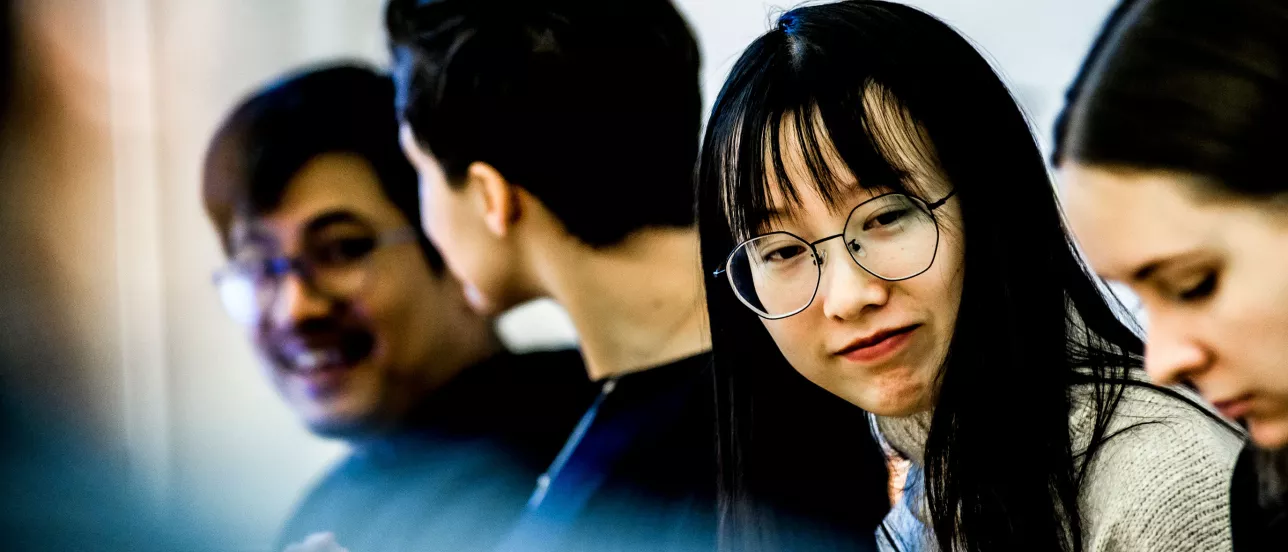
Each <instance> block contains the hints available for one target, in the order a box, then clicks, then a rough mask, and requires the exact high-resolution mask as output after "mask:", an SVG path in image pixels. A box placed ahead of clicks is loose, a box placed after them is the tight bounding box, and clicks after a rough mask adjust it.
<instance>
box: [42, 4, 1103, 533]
mask: <svg viewBox="0 0 1288 552" xmlns="http://www.w3.org/2000/svg"><path fill="white" fill-rule="evenodd" d="M606 1H607V0H606ZM678 3H679V5H680V7H681V8H682V9H683V11H684V12H685V13H686V14H687V16H688V17H689V20H690V22H691V24H692V25H693V27H694V29H695V30H696V32H697V34H698V37H699V39H700V40H701V42H702V45H703V51H704V56H705V58H704V63H705V78H704V83H705V87H706V89H705V98H706V100H707V104H708V105H710V103H711V102H712V101H713V99H714V95H715V93H716V91H717V90H718V89H719V86H720V84H721V82H722V81H723V78H724V76H725V74H726V72H727V71H728V69H729V67H730V66H731V65H732V63H733V61H734V59H735V58H736V56H737V55H738V53H739V52H740V51H741V49H742V48H743V47H744V46H745V45H746V44H747V43H748V42H750V41H751V40H752V39H753V38H754V37H755V36H757V35H758V34H760V33H762V32H764V31H765V30H766V29H767V28H768V27H769V25H770V23H771V21H772V18H773V16H774V15H775V14H777V13H779V12H781V11H782V10H783V9H784V8H789V7H792V6H794V5H795V4H789V3H778V2H765V1H762V0H680V1H679V2H678ZM911 3H913V4H915V5H918V6H921V7H923V8H925V9H926V10H928V11H930V12H931V13H933V14H935V15H938V16H939V17H941V18H943V19H944V20H946V21H948V22H949V23H951V24H952V25H954V26H955V27H957V28H958V29H959V30H961V31H962V32H964V33H965V34H966V35H968V36H969V37H971V38H972V39H973V40H974V41H975V42H976V43H977V44H978V45H979V46H980V48H981V49H983V50H984V51H985V52H986V54H987V55H988V56H989V57H990V58H991V59H992V60H993V61H994V62H995V65H997V66H998V67H999V68H1000V69H1001V70H1002V72H1003V73H1004V76H1005V78H1006V79H1007V81H1008V82H1009V83H1010V84H1011V85H1012V86H1013V89H1014V90H1015V91H1016V94H1017V96H1019V97H1020V98H1021V100H1022V102H1023V103H1024V105H1025V107H1026V109H1027V110H1028V112H1029V114H1030V116H1031V117H1032V119H1033V121H1034V125H1035V129H1036V132H1037V135H1038V137H1039V139H1040V141H1041V142H1042V143H1043V144H1046V143H1047V142H1049V134H1050V121H1051V119H1052V118H1053V117H1054V115H1055V112H1056V111H1057V110H1058V109H1059V106H1060V103H1061V101H1062V99H1061V97H1062V94H1063V91H1064V88H1065V86H1066V85H1067V82H1068V81H1069V80H1070V78H1071V77H1072V75H1073V73H1074V71H1075V70H1076V68H1077V65H1078V63H1079V62H1080V60H1081V58H1082V56H1083V55H1084V53H1085V51H1086V48H1087V47H1088V45H1089V44H1090V41H1091V39H1092V37H1093V34H1094V33H1095V31H1096V30H1097V29H1098V27H1099V24H1100V21H1101V20H1102V18H1103V17H1104V16H1105V15H1106V14H1107V13H1108V11H1109V9H1110V7H1111V5H1112V2H1111V1H1110V0H921V1H916V2H911ZM29 4H30V5H31V6H32V7H31V8H30V9H32V10H34V11H35V12H38V15H39V17H38V18H39V19H40V20H42V21H44V22H45V24H44V25H43V26H42V29H43V30H42V31H41V32H42V33H43V34H44V39H45V40H46V41H47V43H48V44H49V45H51V46H52V49H53V51H56V52H57V53H58V55H59V56H61V57H62V58H63V59H64V60H65V61H68V62H69V63H68V64H67V71H69V72H70V73H69V75H70V76H67V77H65V78H63V79H62V80H63V82H66V83H71V85H73V86H74V87H75V88H76V89H77V97H78V98H79V99H77V100H76V101H74V102H71V105H72V107H73V108H77V107H78V108H80V109H83V112H82V113H81V114H80V116H79V117H74V116H72V115H69V116H68V120H74V121H77V124H76V128H75V129H72V130H70V131H68V132H67V135H68V136H74V135H75V136H82V137H86V136H88V138H83V146H78V145H76V144H77V143H80V142H64V150H63V151H66V152H67V154H66V155H61V156H60V158H61V160H60V163H65V164H66V168H65V169H64V170H65V171H66V172H67V174H69V175H73V176H74V177H75V179H77V180H79V181H83V182H85V183H86V184H85V186H84V188H85V189H86V190H88V191H86V192H84V193H77V194H65V195H67V196H68V197H65V198H55V199H51V200H50V201H51V203H50V204H49V205H48V208H50V209H53V210H54V211H53V212H56V213H57V214H58V215H57V220H60V221H74V222H63V223H60V225H59V227H58V228H57V229H56V230H51V231H50V232H51V233H52V234H54V235H57V236H58V241H59V242H60V245H59V246H58V250H59V251H60V252H61V255H60V262H61V263H62V264H61V268H63V269H65V270H66V271H67V274H69V275H70V276H68V278H69V282H68V283H69V285H68V290H69V291H68V301H69V302H70V304H73V305H76V306H77V309H76V311H77V312H76V314H75V323H76V324H77V327H78V328H80V329H81V330H82V331H83V334H84V335H85V336H86V338H87V343H88V344H87V345H85V346H83V348H84V349H85V352H84V355H85V356H86V357H87V358H90V359H92V360H93V362H92V365H93V366H95V367H96V370H101V372H96V373H93V374H90V375H89V376H87V377H90V378H92V379H93V381H94V382H95V385H98V386H100V387H101V388H102V394H101V397H102V401H103V404H101V405H92V406H94V407H96V408H95V410H96V411H97V412H102V413H104V414H103V416H105V417H106V418H108V419H107V420H106V423H105V427H107V428H108V429H107V430H106V431H109V432H116V433H119V437H121V439H122V440H123V442H125V443H127V444H128V449H129V453H130V455H131V457H132V458H133V459H134V461H135V462H136V464H137V466H138V468H139V473H140V474H141V477H142V479H141V481H142V483H143V484H145V485H147V486H148V487H149V488H150V489H151V490H152V491H154V492H155V493H156V497H157V499H158V501H159V504H161V505H163V507H165V508H167V509H169V510H171V511H173V512H175V513H176V515H192V514H193V513H195V512H204V513H208V514H214V515H217V516H219V517H220V518H221V519H224V520H227V523H228V524H230V526H231V527H230V529H231V531H232V532H233V534H235V535H236V538H237V541H236V542H235V543H230V544H233V545H235V547H236V548H239V549H244V550H267V547H268V543H269V542H270V541H271V538H272V535H273V533H274V532H275V531H276V529H277V526H278V524H279V523H280V521H281V520H282V519H283V517H284V516H285V514H286V512H287V511H288V510H289V508H290V507H291V505H292V503H293V501H294V500H295V499H296V497H297V496H298V495H299V493H301V492H302V490H303V489H304V488H305V487H306V485H307V484H308V482H309V481H310V480H311V479H312V478H314V477H316V476H317V475H318V473H319V471H320V470H322V469H324V467H325V466H326V465H327V464H328V463H329V462H331V461H332V460H333V459H334V458H336V457H337V455H339V454H340V453H341V452H342V450H343V448H342V447H341V446H340V445H337V444H335V443H329V442H325V441H322V440H319V439H316V438H313V437H311V436H309V435H308V434H307V433H306V432H305V431H304V430H303V429H302V428H301V427H300V426H299V425H298V424H297V423H296V422H295V420H294V419H293V417H292V416H291V414H290V413H289V412H288V411H287V410H286V408H285V407H284V406H282V405H281V403H279V401H278V400H277V398H276V397H275V396H274V394H273V392H272V391H271V390H270V388H269V386H268V385H267V383H266V382H265V381H263V380H262V379H261V377H260V372H259V369H258V366H257V362H256V360H255V358H254V356H253V354H252V352H251V349H250V347H249V346H248V344H247V342H246V340H245V339H244V336H243V335H242V334H241V332H240V330H239V329H238V328H237V327H235V326H234V325H233V324H232V322H230V321H229V320H228V319H227V317H225V316H224V314H223V312H222V311H221V310H220V307H219V305H218V302H217V300H216V297H215V294H214V293H213V290H212V288H211V286H210V272H211V270H212V269H214V268H215V267H217V266H218V265H219V263H220V261H221V256H220V252H219V249H218V245H217V241H216V239H215V236H214V234H213V233H212V231H211V229H210V227H209V226H208V224H207V223H206V220H205V218H204V216H203V213H202V211H201V204H200V195H199V174H200V164H201V159H202V155H203V153H204V148H205V146H206V141H207V139H208V138H209V135H210V133H211V132H213V130H214V128H215V126H216V125H217V124H218V122H219V120H220V118H221V117H222V116H223V115H224V113H225V111H226V110H227V109H229V108H230V107H231V106H232V105H233V104H234V103H235V102H236V101H237V100H238V99H239V98H240V97H241V96H243V95H244V94H246V93H247V92H249V91H251V90H252V89H254V88H255V87H257V86H259V85H261V84H263V83H264V82H266V81H268V80H270V79H272V78H273V77H274V76H276V75H278V74H279V73H281V72H283V71H286V70H289V69H292V68H295V67H297V66H299V65H302V64H306V63H309V62H314V61H320V60H326V59H332V58H336V57H349V58H361V59H367V60H371V61H374V62H376V63H383V62H384V60H385V58H386V54H385V51H384V37H383V30H382V8H383V1H382V0H218V1H215V0H207V1H197V0H80V1H78V0H48V1H44V2H38V3H37V2H29ZM95 114H98V115H95ZM102 114H110V116H106V117H105V116H103V115H102ZM73 115H74V114H73ZM96 138H98V139H101V140H96ZM69 144H70V145H69ZM94 144H110V147H106V146H102V145H98V146H95V145H94ZM105 267H106V270H105ZM503 331H504V332H505V333H506V334H507V336H508V337H509V339H510V341H511V343H513V344H514V345H516V346H518V347H534V346H536V347H540V346H545V345H548V344H551V343H561V342H565V343H566V342H570V341H571V340H573V339H574V336H573V335H572V331H571V326H570V325H569V324H568V323H567V321H566V319H565V318H563V317H562V314H561V313H560V312H559V311H558V309H557V308H554V307H552V306H551V305H549V304H538V305H535V306H533V307H529V308H527V309H524V312H520V313H516V314H514V315H512V316H510V317H509V318H507V319H506V320H505V321H504V322H503Z"/></svg>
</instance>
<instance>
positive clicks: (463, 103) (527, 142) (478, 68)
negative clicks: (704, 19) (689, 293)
mask: <svg viewBox="0 0 1288 552" xmlns="http://www.w3.org/2000/svg"><path fill="white" fill-rule="evenodd" d="M387 24H388V27H389V33H390V37H391V45H392V49H393V53H394V58H395V66H396V70H395V80H396V82H397V87H398V107H399V115H400V120H401V122H402V140H403V141H402V144H403V147H404V149H405V150H406V152H407V154H408V157H409V158H410V159H411V160H412V163H413V164H414V165H415V166H416V168H417V170H418V172H419V173H420V177H421V201H422V208H423V212H422V219H423V225H424V228H425V229H426V231H427V232H428V233H429V237H430V238H431V239H432V240H433V241H434V243H435V244H436V245H437V247H438V249H439V250H440V251H442V253H443V256H444V258H445V259H446V264H447V266H448V267H449V268H451V270H452V271H453V272H454V273H456V275H457V276H458V277H460V278H461V279H462V280H463V282H464V283H465V284H466V285H467V287H468V288H469V289H470V292H469V295H470V298H471V301H472V302H473V304H474V305H475V307H476V308H478V309H479V310H481V311H484V312H490V311H496V310H500V309H504V308H506V307H509V306H512V305H515V304H517V303H520V302H523V301H526V300H528V299H532V298H535V297H539V296H544V295H547V294H549V293H550V290H549V289H542V287H543V286H542V285H541V284H540V283H539V280H540V279H541V276H540V275H541V274H543V273H546V272H549V271H550V269H549V266H550V265H552V264H558V263H560V262H563V263H567V262H569V260H571V259H572V257H570V256H569V255H564V254H561V253H560V252H564V251H568V250H569V248H580V249H582V250H584V249H595V250H599V251H603V250H612V249H613V248H614V247H616V246H619V245H621V244H623V243H624V242H626V241H628V240H629V239H630V238H631V237H632V236H634V235H636V234H637V233H638V232H640V231H642V230H646V229H677V228H678V229H691V227H692V224H693V191H692V171H693V165H694V161H695V158H696V155H697V149H698V138H699V128H700V124H701V113H700V111H701V108H702V105H701V98H700V90H699V65H700V63H699V57H700V56H699V52H698V47H697V44H696V41H695V39H694V37H693V34H692V33H691V32H690V29H689V28H688V26H687V24H686V23H685V21H684V19H683V18H682V17H681V15H680V14H679V12H678V11H676V9H675V7H674V6H673V5H672V4H671V3H670V2H668V1H667V0H628V1H623V2H601V1H591V0H538V1H520V0H482V1H479V0H436V1H430V2H425V1H419V0H393V1H392V2H391V3H390V4H389V8H388V13H387Z"/></svg>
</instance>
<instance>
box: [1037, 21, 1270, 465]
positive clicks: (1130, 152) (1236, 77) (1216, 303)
mask: <svg viewBox="0 0 1288 552" xmlns="http://www.w3.org/2000/svg"><path fill="white" fill-rule="evenodd" d="M1119 11H1120V14H1119V17H1118V18H1117V21H1114V20H1111V22H1110V24H1109V25H1107V26H1106V28H1105V29H1104V30H1103V31H1102V36H1101V37H1100V39H1099V40H1098V46H1097V47H1096V49H1095V50H1093V52H1092V55H1091V56H1090V57H1089V58H1088V59H1087V60H1086V62H1085V64H1084V66H1083V69H1082V72H1081V74H1080V75H1079V77H1078V80H1077V81H1076V82H1075V84H1074V85H1073V88H1072V89H1071V91H1070V102H1069V104H1068V105H1067V106H1066V107H1065V111H1064V113H1063V115H1062V116H1061V119H1060V124H1059V125H1058V128H1057V141H1058V142H1059V144H1058V151H1057V152H1056V158H1055V161H1056V163H1057V164H1058V165H1060V167H1061V172H1062V176H1063V180H1064V182H1065V183H1066V189H1065V199H1066V205H1067V209H1068V212H1069V218H1070V222H1071V224H1072V226H1073V228H1074V230H1075V231H1076V232H1077V234H1078V237H1079V238H1080V242H1081V244H1082V247H1083V249H1084V250H1085V251H1086V254H1087V256H1088V258H1089V260H1090V261H1091V264H1092V265H1093V266H1094V267H1095V269H1096V271H1097V272H1098V273H1100V274H1101V275H1102V276H1104V277H1105V278H1107V279H1109V280H1113V281H1118V282H1122V283H1124V284H1126V285H1128V286H1130V288H1131V289H1132V290H1133V291H1134V292H1135V293H1136V294H1137V295H1138V296H1139V297H1140V300H1141V303H1142V305H1143V306H1144V310H1145V312H1146V314H1147V316H1148V322H1147V327H1148V339H1147V343H1148V346H1147V350H1146V361H1145V365H1146V368H1147V370H1148V372H1149V374H1150V375H1151V376H1152V377H1153V378H1154V379H1155V380H1156V381H1158V382H1162V383H1177V382H1187V383H1189V384H1192V385H1194V386H1195V387H1197V388H1198V390H1199V391H1200V392H1202V393H1203V395H1204V397H1206V398H1207V399H1208V400H1210V401H1212V402H1213V403H1214V404H1215V405H1216V406H1217V407H1218V408H1219V409H1221V410H1222V411H1223V412H1224V413H1225V414H1226V415H1227V416H1229V417H1232V418H1239V419H1242V420H1244V421H1245V422H1246V423H1247V425H1248V429H1249V431H1250V433H1251V435H1252V438H1253V439H1254V440H1255V441H1256V442H1257V444H1259V445H1261V446H1263V447H1271V448H1278V447H1283V446H1285V445H1288V339H1285V336H1288V254H1285V253H1286V252H1288V178H1285V177H1284V170H1283V159H1284V152H1286V151H1288V33H1285V32H1284V30H1285V29H1288V5H1285V4H1284V3H1283V2H1278V1H1271V0H1230V1H1228V2H1220V3H1212V2H1204V1H1202V0H1141V1H1138V2H1135V3H1134V5H1128V4H1124V6H1123V7H1122V8H1120V10H1119Z"/></svg>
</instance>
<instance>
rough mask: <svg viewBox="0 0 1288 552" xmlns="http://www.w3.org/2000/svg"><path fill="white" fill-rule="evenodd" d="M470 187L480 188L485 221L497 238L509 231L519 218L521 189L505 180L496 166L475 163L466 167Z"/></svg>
mask: <svg viewBox="0 0 1288 552" xmlns="http://www.w3.org/2000/svg"><path fill="white" fill-rule="evenodd" d="M465 179H466V182H467V187H468V188H470V189H473V190H477V197H478V198H479V199H480V202H479V208H480V210H481V211H482V215H483V223H484V224H486V225H487V227H488V230H491V231H492V233H493V234H495V235H496V236H497V237H498V238H502V237H505V236H506V235H507V234H509V232H510V229H511V228H512V227H513V226H514V223H515V222H516V221H518V220H519V213H520V209H519V190H518V188H516V187H515V186H514V185H513V184H511V183H510V181H508V180H506V179H505V177H504V176H502V175H501V173H500V171H497V170H496V168H495V167H493V166H492V165H489V164H487V163H483V162H478V161H476V162H474V163H471V164H470V167H469V169H467V170H466V173H465Z"/></svg>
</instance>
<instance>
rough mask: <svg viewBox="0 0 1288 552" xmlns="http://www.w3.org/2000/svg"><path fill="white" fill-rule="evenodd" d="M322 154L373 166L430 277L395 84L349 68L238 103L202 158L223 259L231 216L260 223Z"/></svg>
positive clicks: (299, 79)
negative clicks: (410, 229)
mask: <svg viewBox="0 0 1288 552" xmlns="http://www.w3.org/2000/svg"><path fill="white" fill-rule="evenodd" d="M327 153H350V154H354V155H357V156H360V157H362V158H363V159H364V160H366V161H367V162H368V163H370V164H371V167H372V169H373V170H374V171H375V173H376V177H377V179H378V180H379V182H380V189H381V190H382V191H383V192H384V195H385V197H386V198H388V199H389V201H390V202H391V203H393V204H394V206H395V207H397V208H398V210H399V211H401V212H402V214H403V216H404V217H406V218H407V222H409V223H410V224H412V225H413V226H415V227H417V229H418V232H420V245H421V249H422V251H424V253H425V258H426V260H427V261H428V262H429V265H430V266H431V267H432V268H433V269H434V270H439V269H441V268H442V266H443V264H442V259H441V258H440V257H439V255H438V252H437V251H436V250H435V249H434V248H433V246H432V245H430V243H429V240H428V239H426V237H425V236H424V233H423V231H420V230H419V227H420V198H419V194H418V192H417V178H416V171H415V169H413V168H412V166H411V164H410V163H408V162H407V159H406V157H404V156H403V153H402V149H401V148H400V147H399V145H398V120H397V118H396V117H395V115H394V87H393V81H392V80H391V79H390V78H389V77H388V76H386V75H381V74H378V73H376V72H375V71H373V70H371V69H369V68H367V67H363V66H359V65H350V64H338V65H328V66H323V67H315V68H310V69H306V70H303V71H300V72H297V73H293V74H291V75H288V76H286V77H284V78H282V79H280V80H278V81H276V82H274V83H273V84H270V85H269V86H267V87H265V88H263V89H261V90H259V91H257V92H255V93H253V94H252V95H251V96H250V97H249V98H247V99H245V100H243V101H242V102H241V103H240V104H239V105H238V106H237V107H236V108H235V109H234V110H233V112H232V114H230V115H229V116H228V118H227V119H226V120H225V121H224V123H223V125H221V126H220V128H219V130H218V132H216V133H215V137H214V139H213V140H212V141H211V145H210V149H209V151H208V152H207V154H206V165H205V172H204V177H203V189H202V192H203V196H204V198H203V199H204V201H205V206H206V213H207V215H209V216H210V219H211V221H212V222H213V223H214V224H215V227H216V228H217V229H218V230H219V235H220V238H221V239H222V241H223V245H224V251H225V253H231V243H230V237H231V236H230V231H231V229H232V223H233V219H234V218H235V217H236V216H251V217H253V216H259V215H263V214H267V213H270V212H272V211H273V210H274V209H276V208H277V207H278V205H279V204H280V203H281V200H282V196H283V195H284V194H285V192H286V187H287V185H288V184H289V183H290V181H291V177H293V176H294V175H295V174H296V173H297V172H299V170H300V169H301V168H303V167H304V165H305V164H307V163H308V162H309V161H311V160H312V159H314V158H316V157H317V156H319V155H323V154H327Z"/></svg>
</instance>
